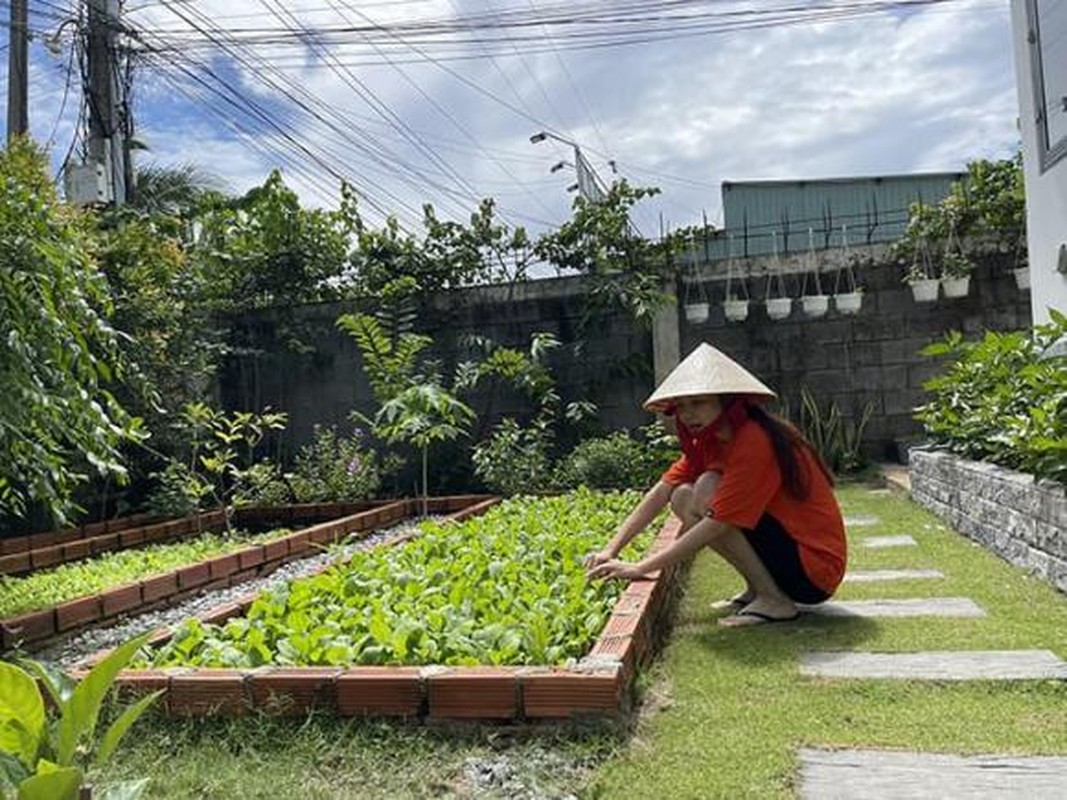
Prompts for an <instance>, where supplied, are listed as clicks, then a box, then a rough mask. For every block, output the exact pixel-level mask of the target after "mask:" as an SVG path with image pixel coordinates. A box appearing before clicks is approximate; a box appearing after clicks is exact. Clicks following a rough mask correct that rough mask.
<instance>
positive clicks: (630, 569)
mask: <svg viewBox="0 0 1067 800" xmlns="http://www.w3.org/2000/svg"><path fill="white" fill-rule="evenodd" d="M585 574H586V575H587V576H589V577H590V578H604V579H611V580H619V581H647V580H648V576H647V575H645V573H644V570H642V569H640V568H638V565H637V564H631V563H629V562H627V561H617V560H615V559H611V560H609V561H604V562H602V563H600V564H597V565H596V566H594V567H591V568H590V569H588V570H587V571H586V573H585Z"/></svg>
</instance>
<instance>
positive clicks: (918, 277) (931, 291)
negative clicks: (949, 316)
mask: <svg viewBox="0 0 1067 800" xmlns="http://www.w3.org/2000/svg"><path fill="white" fill-rule="evenodd" d="M904 283H906V284H908V286H910V287H911V295H912V297H913V298H914V299H915V302H916V303H932V302H933V301H935V300H936V299H937V292H938V287H940V286H941V281H940V280H938V279H937V278H931V277H930V276H929V275H928V274H927V272H926V269H925V268H924V267H923V265H922V264H921V263H919V262H918V261H915V262H913V263H912V265H911V266H910V267H908V271H907V272H906V273H904Z"/></svg>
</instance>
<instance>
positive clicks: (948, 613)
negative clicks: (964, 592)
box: [798, 597, 986, 617]
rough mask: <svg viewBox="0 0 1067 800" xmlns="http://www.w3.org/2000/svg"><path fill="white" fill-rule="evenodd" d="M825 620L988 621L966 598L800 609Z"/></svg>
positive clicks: (845, 603) (843, 603)
mask: <svg viewBox="0 0 1067 800" xmlns="http://www.w3.org/2000/svg"><path fill="white" fill-rule="evenodd" d="M798 607H799V608H800V609H801V610H803V611H806V612H808V613H811V614H820V615H822V616H824V617H984V616H985V615H986V613H985V611H983V610H982V608H981V607H980V606H978V605H976V604H975V602H974V601H973V600H970V599H969V598H966V597H916V598H908V599H905V600H849V601H840V602H831V603H820V604H819V605H816V606H807V605H799V606H798Z"/></svg>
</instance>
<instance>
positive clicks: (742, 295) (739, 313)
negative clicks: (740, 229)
mask: <svg viewBox="0 0 1067 800" xmlns="http://www.w3.org/2000/svg"><path fill="white" fill-rule="evenodd" d="M728 246H729V259H728V260H727V262H726V299H725V300H723V301H722V313H723V315H725V317H726V320H727V322H744V321H745V320H746V319H748V284H747V283H746V282H745V276H744V275H743V274H741V273H740V268H739V267H737V262H736V259H735V258H734V239H733V237H732V236H731V237H730V241H729V245H728ZM735 271H736V272H737V273H738V274H737V276H736V277H735V276H734V272H735ZM735 282H736V284H737V286H739V287H740V290H738V289H737V288H736V287H735V285H734V284H735Z"/></svg>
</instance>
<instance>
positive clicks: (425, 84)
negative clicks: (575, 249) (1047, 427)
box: [0, 0, 1019, 235]
mask: <svg viewBox="0 0 1067 800" xmlns="http://www.w3.org/2000/svg"><path fill="white" fill-rule="evenodd" d="M855 3H859V4H861V5H865V6H867V7H868V9H870V8H872V7H873V6H874V5H875V3H874V0H852V3H848V2H846V0H763V1H762V2H756V3H752V2H750V3H743V2H734V0H718V2H712V1H710V0H704V1H703V2H701V1H700V0H673V1H672V2H652V1H651V0H614V2H596V1H595V0H571V2H569V3H566V4H565V3H563V2H561V0H552V2H534V0H393V1H392V2H390V1H389V0H361V1H360V2H341V0H284V2H281V1H280V0H167V1H166V2H159V1H158V0H127V2H126V3H125V4H124V8H123V13H122V19H123V21H124V23H125V24H126V25H127V26H128V27H130V28H131V29H133V30H135V31H137V32H138V34H137V37H136V40H135V42H136V43H135V47H137V48H138V49H139V51H140V55H139V56H138V57H137V58H136V59H135V61H134V64H135V68H134V71H133V73H132V75H133V78H132V93H131V98H132V107H133V113H134V117H135V124H136V128H137V133H136V136H137V139H138V140H139V141H141V142H143V143H144V144H145V145H146V146H147V148H148V150H147V151H143V152H139V153H138V154H137V158H138V163H140V164H144V163H148V162H151V163H155V164H158V165H163V166H174V165H179V164H192V165H194V166H196V167H197V168H198V169H200V170H201V171H202V172H204V173H207V174H210V175H213V176H215V177H216V178H217V179H218V180H219V181H221V182H222V184H223V185H224V186H225V188H227V189H228V190H229V191H232V192H235V193H240V192H244V191H246V190H247V189H249V188H251V187H253V186H255V185H257V184H259V183H261V182H262V181H263V180H264V179H265V177H266V176H267V174H268V173H269V172H270V170H271V169H272V168H280V169H281V170H282V174H283V176H284V178H285V180H286V182H287V183H288V184H289V185H290V186H291V187H292V188H293V189H295V190H296V191H297V192H298V193H299V194H300V196H301V199H302V201H303V202H305V203H306V204H307V205H309V206H324V207H330V206H333V205H336V203H337V198H338V187H339V181H340V179H341V178H344V179H346V180H348V181H349V182H350V183H352V184H353V186H355V188H356V189H357V191H358V192H359V193H360V194H361V197H362V206H361V207H362V208H363V210H364V213H365V214H366V216H367V218H368V219H369V220H371V221H372V222H375V223H377V222H380V220H381V219H382V218H383V215H385V214H395V215H396V216H397V218H398V219H399V220H400V222H401V224H402V225H403V226H404V227H406V228H408V229H411V230H415V229H417V227H418V224H419V218H420V212H419V209H421V207H422V205H423V204H424V203H431V204H433V205H434V207H435V209H436V212H437V214H438V216H440V217H443V218H448V219H456V220H463V219H465V217H466V216H467V215H468V214H469V213H470V211H471V210H473V209H474V208H475V207H476V206H477V204H478V202H479V200H480V199H481V198H484V197H492V198H494V199H495V200H496V203H497V206H498V209H499V211H500V214H501V218H502V219H503V220H504V221H505V222H507V223H508V224H509V225H513V226H514V225H522V226H524V227H526V228H527V230H529V231H530V232H531V233H533V234H537V233H541V232H544V231H547V230H550V229H552V228H554V227H555V226H558V225H559V224H560V223H562V222H564V221H566V220H567V219H568V218H569V216H570V213H571V203H572V201H573V198H574V194H573V193H572V192H569V191H568V186H570V185H571V184H573V183H574V182H575V172H574V168H573V164H574V161H575V158H574V156H575V153H574V147H573V146H574V145H577V146H578V147H579V148H580V151H581V154H582V156H583V158H585V159H586V160H587V162H588V163H589V164H590V165H591V166H592V167H593V169H594V170H595V171H596V172H597V174H598V175H599V176H600V178H601V179H602V180H603V181H604V182H605V183H608V182H610V181H611V180H613V179H615V178H625V179H626V180H628V181H629V182H630V183H631V184H634V185H638V186H653V187H657V188H659V189H660V190H661V193H660V194H659V195H657V196H656V197H654V198H651V199H649V200H645V201H643V202H642V203H640V204H639V206H638V207H637V209H636V210H635V214H634V222H635V223H636V225H637V227H638V229H639V230H640V231H641V232H642V233H644V234H646V235H656V234H658V233H659V231H661V230H664V229H673V228H677V227H678V226H682V225H694V224H699V223H700V222H701V220H702V218H704V217H706V218H707V219H708V221H709V222H712V223H721V222H722V209H721V199H720V185H721V182H722V181H724V180H728V181H744V180H768V179H775V180H786V179H790V180H794V179H806V180H814V179H818V178H828V177H848V176H873V175H896V174H904V173H912V172H940V171H946V172H949V171H959V170H961V169H963V168H964V166H965V164H966V163H967V162H968V161H970V160H973V159H976V158H1003V157H1008V156H1010V155H1012V154H1013V153H1014V152H1015V151H1016V150H1017V149H1018V141H1019V133H1018V129H1017V123H1016V118H1017V116H1018V106H1017V101H1016V89H1015V77H1014V63H1013V59H1012V51H1011V47H1012V41H1011V29H1010V18H1009V7H1008V3H1007V2H1005V1H1004V0H999V2H991V0H942V2H936V3H932V4H921V5H920V4H915V5H910V6H908V7H902V6H901V5H900V4H896V3H880V4H878V5H879V10H877V11H876V13H869V14H866V15H864V16H862V17H858V18H853V19H836V20H833V21H824V22H810V21H808V22H804V23H801V24H794V25H782V24H777V23H776V21H775V18H774V17H773V16H771V15H770V14H771V13H772V12H775V11H776V10H780V9H781V8H784V7H786V6H789V7H793V8H797V7H799V8H806V9H807V12H806V17H807V18H808V19H810V17H811V16H812V15H813V14H816V13H826V11H827V10H829V11H833V10H834V9H835V7H836V8H838V9H840V8H841V7H844V6H846V5H854V4H855ZM76 5H77V4H76V3H74V2H73V0H30V27H31V30H32V31H34V32H35V35H34V37H33V40H32V41H31V44H30V103H29V108H30V129H31V135H32V136H33V137H34V138H35V139H37V140H38V141H39V142H41V143H46V144H47V146H48V147H49V149H50V152H51V154H52V160H53V162H54V163H55V164H56V165H57V167H58V165H59V164H61V163H62V162H63V160H64V158H65V157H66V155H67V154H68V153H73V154H74V156H75V157H76V156H77V153H78V149H79V148H78V146H77V137H76V132H77V130H78V125H77V120H78V111H79V106H80V88H79V85H78V80H77V72H76V70H75V75H74V81H73V82H72V84H71V85H70V86H69V87H68V82H67V80H66V77H67V73H68V66H69V65H70V63H71V61H70V54H71V48H72V43H73V41H74V39H73V34H74V33H75V32H76V31H77V30H78V26H77V25H74V24H68V25H65V26H64V27H63V28H62V31H61V34H60V38H59V47H58V48H54V49H56V50H57V51H58V55H56V54H52V53H50V52H49V49H48V48H47V47H46V46H45V34H48V33H50V32H51V33H54V32H55V31H56V30H57V29H59V27H60V25H61V23H62V22H63V20H64V19H66V18H69V17H71V16H72V15H73V12H72V10H71V9H72V8H73V7H75V6H76ZM9 8H10V6H9V3H7V2H3V0H0V15H2V17H3V18H4V19H6V18H7V17H8V14H9ZM753 10H755V11H758V12H761V15H760V16H746V14H751V12H752V11H753ZM709 14H715V15H717V16H716V17H714V18H713V17H709V16H708V15H709ZM594 15H595V16H596V18H597V20H598V22H597V23H596V25H593V24H592V23H591V22H590V18H591V17H592V16H594ZM670 15H689V16H688V17H687V19H686V20H678V19H676V20H675V22H674V23H673V24H672V25H673V27H671V28H670V29H669V30H663V29H662V28H657V25H662V24H663V23H662V19H663V18H664V17H665V16H670ZM723 15H733V16H723ZM507 20H512V21H514V22H516V23H519V24H517V25H516V26H514V27H503V25H504V23H505V22H506V21H507ZM550 20H551V21H550ZM611 20H615V21H611ZM732 20H734V21H736V20H752V21H756V22H757V25H756V26H750V28H749V29H747V30H737V29H736V26H733V27H734V29H732V30H724V29H723V28H730V27H731V25H729V24H725V25H724V23H730V22H731V21H732ZM475 22H477V23H478V25H479V27H473V25H474V23H475ZM698 22H703V23H704V26H703V27H699V26H698V27H693V26H694V25H696V24H697V23H698ZM414 23H423V24H422V25H421V26H419V27H417V28H416V27H414ZM448 24H451V25H452V26H453V27H457V28H459V29H461V33H460V34H459V35H457V36H453V37H452V38H451V39H450V40H447V41H446V40H445V39H444V38H443V35H442V33H441V31H442V30H443V28H444V27H445V26H446V25H448ZM192 25H195V26H197V27H199V28H201V29H208V30H209V32H210V31H212V30H214V31H215V32H214V33H213V34H212V37H211V38H213V39H214V40H215V41H216V42H219V41H221V37H223V36H224V35H227V34H228V35H230V36H233V37H237V38H238V39H242V40H243V42H244V43H242V44H241V45H240V46H239V47H238V46H237V45H234V44H229V45H227V46H226V47H219V46H217V45H216V44H212V43H211V41H210V40H209V38H208V37H207V36H205V35H204V34H203V33H202V32H195V31H193V32H192V33H190V31H191V26H192ZM681 25H689V26H690V27H689V28H688V29H687V30H685V31H682V30H680V29H679V26H681ZM715 25H717V26H719V29H718V30H712V28H713V26H715ZM342 28H343V29H345V30H344V31H340V30H339V29H342ZM285 29H290V30H292V29H302V30H303V32H304V34H305V35H304V36H297V35H294V34H292V33H288V34H284V30H285ZM325 30H329V31H334V32H335V33H334V34H333V35H332V36H329V37H323V36H317V37H316V36H311V35H308V34H307V32H308V31H320V32H321V31H325ZM462 31H466V32H465V33H463V32H462ZM472 31H473V32H472ZM594 31H600V33H598V34H597V35H596V38H591V37H592V36H593V32H594ZM271 33H274V34H279V35H274V36H270V37H268V36H267V34H271ZM682 33H686V35H680V34H682ZM281 34H284V35H281ZM624 36H628V37H630V38H633V39H642V38H643V39H651V40H653V41H644V42H639V43H632V44H623V43H622V37H624ZM472 37H476V38H477V41H475V40H472ZM501 37H509V38H508V39H507V40H504V39H502V38H501ZM250 38H254V39H255V43H248V39H250ZM592 44H598V45H606V46H596V47H592V46H589V45H592ZM147 47H151V48H153V51H152V52H150V53H145V52H144V49H145V48H147ZM235 54H236V56H237V57H235ZM0 59H2V61H3V63H2V64H0V74H2V75H3V80H4V85H5V86H6V84H7V63H6V61H7V50H6V48H5V49H3V50H2V53H0ZM64 97H66V99H65V102H64ZM0 102H2V103H3V104H4V105H5V112H4V114H5V116H4V119H6V92H5V93H4V94H3V96H2V97H0ZM249 103H252V104H254V106H255V110H254V111H252V112H251V113H249V111H248V109H249V105H248V104H249ZM542 130H546V131H549V132H551V133H552V134H553V135H554V137H557V138H548V139H547V140H545V141H543V142H540V143H537V144H534V143H531V141H530V137H531V136H532V135H533V134H536V133H538V132H539V131H542ZM559 139H563V140H565V141H566V142H568V143H569V144H565V143H563V142H561V141H559ZM72 144H73V145H74V146H73V148H72ZM560 161H563V162H567V163H566V164H565V165H564V166H563V167H562V168H560V169H559V170H557V171H556V172H551V171H550V170H551V168H552V167H553V165H555V164H557V163H558V162H560ZM612 165H614V169H613V166H612Z"/></svg>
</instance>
